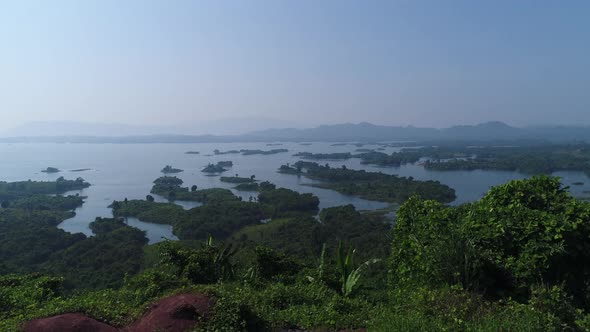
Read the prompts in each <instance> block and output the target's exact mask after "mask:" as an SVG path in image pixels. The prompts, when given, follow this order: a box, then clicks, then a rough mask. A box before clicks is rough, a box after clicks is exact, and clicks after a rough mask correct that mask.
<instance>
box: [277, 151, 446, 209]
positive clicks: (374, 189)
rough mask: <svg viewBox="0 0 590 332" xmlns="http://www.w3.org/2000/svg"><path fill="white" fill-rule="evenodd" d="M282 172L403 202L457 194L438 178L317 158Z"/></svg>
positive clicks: (320, 185)
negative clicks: (359, 167) (418, 177)
mask: <svg viewBox="0 0 590 332" xmlns="http://www.w3.org/2000/svg"><path fill="white" fill-rule="evenodd" d="M279 172H281V173H286V174H298V175H304V176H306V177H308V178H311V179H315V180H319V181H321V183H316V184H311V186H314V187H318V188H325V189H331V190H334V191H337V192H339V193H342V194H346V195H353V196H358V197H360V198H363V199H368V200H374V201H381V202H389V203H403V202H404V201H406V200H407V199H408V198H410V197H412V196H414V195H417V196H420V197H422V198H423V199H432V200H436V201H439V202H442V203H449V202H452V201H454V200H455V198H456V196H455V190H454V189H452V188H450V187H449V186H447V185H444V184H442V183H440V182H439V181H418V180H414V179H413V178H412V177H408V178H406V177H399V176H396V175H389V174H384V173H381V172H367V171H364V170H353V169H348V168H346V167H345V166H342V167H339V168H333V167H330V165H328V164H326V165H324V166H322V165H319V164H318V163H315V162H309V161H298V162H297V163H295V165H294V166H289V165H282V166H281V167H280V168H279Z"/></svg>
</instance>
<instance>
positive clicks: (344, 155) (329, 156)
mask: <svg viewBox="0 0 590 332" xmlns="http://www.w3.org/2000/svg"><path fill="white" fill-rule="evenodd" d="M293 156H294V157H301V158H303V159H315V160H322V159H323V160H345V159H350V158H352V154H351V153H350V152H336V153H311V152H299V153H296V154H294V155H293Z"/></svg>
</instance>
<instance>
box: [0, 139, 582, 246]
mask: <svg viewBox="0 0 590 332" xmlns="http://www.w3.org/2000/svg"><path fill="white" fill-rule="evenodd" d="M377 147H378V146H376V145H370V144H366V145H365V146H363V148H377ZM277 148H284V149H288V150H289V152H286V153H279V154H274V155H248V156H243V155H241V154H227V155H213V150H215V149H218V150H220V151H228V150H240V149H260V150H270V149H277ZM357 148H358V147H356V146H354V145H339V146H333V145H332V143H313V144H312V145H309V146H303V145H300V144H298V143H284V144H282V145H280V146H276V145H273V146H267V145H266V143H200V144H51V143H47V144H27V143H21V144H4V143H2V144H0V156H2V162H1V163H0V181H7V182H11V181H22V180H28V179H31V180H38V181H50V180H55V179H57V178H58V177H60V176H63V177H65V178H67V179H74V178H76V177H82V178H84V179H85V180H86V181H88V182H90V183H91V184H92V186H91V187H89V188H87V189H84V190H81V191H76V192H71V193H72V194H73V193H79V194H80V195H82V196H87V198H86V199H85V203H84V205H83V206H82V207H80V208H78V209H76V211H75V212H76V216H75V217H74V218H71V219H68V220H66V221H64V222H63V223H62V224H60V225H59V227H60V228H62V229H64V230H65V231H68V232H73V233H74V232H81V233H84V234H86V235H92V232H91V231H90V229H89V228H88V224H89V223H90V222H92V221H94V219H95V218H96V217H112V213H111V209H109V208H108V205H109V204H110V203H111V202H112V201H113V200H123V199H125V198H128V199H145V197H146V195H148V194H149V192H150V189H151V187H152V182H153V181H154V180H155V179H156V178H158V177H160V176H162V175H163V174H162V173H160V170H161V169H162V168H163V167H164V166H165V165H171V166H173V167H176V168H181V169H183V170H184V172H182V173H178V174H174V175H175V176H177V177H179V178H181V179H182V180H183V181H184V185H183V186H189V187H190V186H192V185H197V186H198V188H200V189H204V188H212V187H220V188H228V189H231V188H232V187H233V186H234V184H230V183H223V182H221V181H220V180H219V176H207V175H206V174H205V173H202V172H201V171H200V170H201V169H202V168H203V167H205V166H206V165H207V164H208V163H216V162H218V161H222V160H231V161H232V162H233V167H231V168H230V169H229V170H228V171H227V172H225V173H224V174H223V175H225V176H233V175H235V174H238V175H239V176H244V177H246V176H251V175H255V176H256V179H257V180H261V181H265V180H267V181H270V182H272V183H274V184H276V185H277V187H285V188H289V189H292V190H296V191H298V192H302V193H313V194H314V195H316V196H318V197H319V199H320V208H327V207H332V206H339V205H345V204H353V205H354V206H355V207H356V208H357V209H358V210H374V209H380V208H384V207H387V206H389V204H388V203H383V202H375V201H368V200H364V199H360V198H356V197H352V196H347V195H342V194H339V193H337V192H334V191H331V190H327V189H321V188H314V187H310V186H309V185H310V184H313V183H314V181H313V180H310V179H307V178H305V177H298V176H295V175H288V174H280V173H277V169H278V168H279V166H281V165H282V164H286V163H291V164H293V163H295V162H297V161H298V160H301V159H300V158H298V157H293V154H294V153H297V152H313V153H333V152H354V150H356V149H357ZM399 150H400V148H392V147H388V148H386V149H385V150H384V151H383V152H385V153H391V152H394V151H399ZM187 151H199V152H200V154H185V152H187ZM319 163H322V164H325V163H329V164H330V165H332V166H335V167H340V166H342V165H346V166H347V167H348V168H352V169H365V170H367V171H374V172H377V171H380V172H383V173H388V174H398V175H400V176H413V177H414V178H415V179H418V180H438V181H440V182H442V183H444V184H446V185H448V186H450V187H452V188H454V189H455V191H456V195H457V200H456V201H455V202H453V203H452V204H461V203H464V202H468V201H473V200H477V199H479V198H480V197H481V196H482V195H483V194H484V193H485V192H487V191H488V189H489V188H490V187H491V186H494V185H498V184H502V183H505V182H507V181H510V180H513V179H520V178H525V177H527V175H525V174H522V173H518V172H504V171H479V170H476V171H449V172H437V171H428V170H425V169H424V168H423V167H421V166H419V165H404V166H401V167H377V166H372V165H361V163H360V159H349V160H346V161H319ZM49 166H50V167H56V168H59V169H61V170H62V172H60V173H54V174H47V173H43V172H41V170H42V169H45V168H47V167H49ZM75 169H90V170H87V171H83V172H72V171H71V170H75ZM555 175H558V176H560V177H562V182H563V183H564V184H565V185H568V186H570V189H571V191H572V193H573V194H574V195H576V196H588V195H587V194H585V193H584V191H587V190H590V179H589V178H588V177H587V176H586V175H585V174H583V173H581V172H558V173H556V174H555ZM575 182H584V185H581V186H580V185H573V183H575ZM233 192H234V193H235V194H237V195H239V196H241V197H242V198H243V199H244V200H248V199H249V197H250V196H255V195H256V193H253V192H239V191H235V190H233ZM154 196H155V198H156V200H157V201H166V200H165V199H163V198H162V197H158V196H157V195H154ZM175 203H177V204H179V205H182V206H183V207H184V208H185V209H190V208H193V207H195V206H198V205H199V203H195V202H175ZM128 223H129V224H130V225H132V226H134V227H137V228H140V229H142V230H145V231H146V233H147V236H148V238H149V240H150V243H154V242H157V241H160V240H161V238H162V237H165V238H169V239H175V238H176V237H175V236H174V235H173V234H172V227H171V226H169V225H157V224H152V223H146V222H143V221H141V220H138V219H135V218H129V220H128Z"/></svg>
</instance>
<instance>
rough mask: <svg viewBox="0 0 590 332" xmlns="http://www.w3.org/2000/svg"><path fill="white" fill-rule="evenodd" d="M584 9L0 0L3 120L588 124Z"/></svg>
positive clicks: (541, 4) (556, 5)
mask: <svg viewBox="0 0 590 332" xmlns="http://www.w3.org/2000/svg"><path fill="white" fill-rule="evenodd" d="M588 17H590V1H577V0H568V1H544V0H536V1H525V0H516V1H515V0H494V1H487V0H481V1H461V0H448V1H440V0H432V1H426V0H409V1H396V0H384V1H379V0H370V1H360V0H359V1H348V0H334V1H332V0H321V1H318V0H292V1H283V0H266V1H255V0H248V1H242V0H240V1H237V0H236V1H220V0H214V1H196V0H194V1H181V0H161V1H156V0H153V1H149V0H126V1H119V0H85V1H78V0H71V1H66V0H54V1H45V0H39V1H30V0H15V1H11V0H0V131H1V130H4V129H8V128H12V127H15V126H19V125H21V124H23V123H27V122H32V121H75V122H92V123H120V124H132V125H142V126H143V125H145V126H181V125H182V126H185V127H186V126H194V128H202V127H203V124H204V123H210V122H215V123H220V122H221V123H223V122H224V121H227V122H231V121H234V122H241V121H254V122H256V121H260V123H264V124H266V123H268V124H269V125H271V124H277V125H278V124H280V125H283V124H284V125H285V126H287V125H289V124H292V125H293V126H304V127H309V126H316V125H319V124H331V123H344V122H362V121H367V122H372V123H375V124H384V125H416V126H428V127H446V126H450V125H455V124H474V123H479V122H485V121H491V120H500V121H504V122H507V123H509V124H512V125H517V126H525V125H546V124H566V125H567V124H576V125H579V124H590V19H588ZM244 123H246V122H244ZM199 126H200V127H199ZM199 130H201V129H199Z"/></svg>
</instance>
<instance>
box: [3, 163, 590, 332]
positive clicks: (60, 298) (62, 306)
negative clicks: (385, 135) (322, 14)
mask: <svg viewBox="0 0 590 332" xmlns="http://www.w3.org/2000/svg"><path fill="white" fill-rule="evenodd" d="M312 164H314V163H312ZM316 165H317V164H316ZM299 166H301V167H302V168H303V169H306V172H305V173H307V172H309V169H307V168H306V167H307V166H308V164H303V165H302V164H300V165H299ZM289 167H290V166H289ZM320 167H321V169H320V170H319V171H318V172H325V173H326V174H330V176H333V177H338V176H341V175H342V176H344V175H343V174H346V173H332V172H331V170H332V169H331V168H329V167H325V166H320ZM338 171H341V169H338ZM344 171H348V170H344ZM355 172H356V171H355ZM322 174H323V173H322ZM369 174H370V175H365V174H360V173H359V174H357V173H350V174H348V175H353V176H356V178H361V179H363V180H366V179H367V178H371V177H373V176H375V175H374V174H379V173H369ZM326 176H327V175H326ZM356 178H353V179H356ZM379 180H380V181H387V180H386V179H382V178H379ZM337 181H341V180H337ZM161 184H163V185H164V184H166V185H176V186H179V187H180V185H181V184H182V183H181V182H180V183H179V181H178V180H174V178H169V179H165V180H163V181H162V183H161ZM246 184H247V183H246ZM33 195H34V194H33ZM21 197H22V196H21ZM25 198H26V196H25ZM315 200H317V198H316V199H314V197H313V196H312V197H309V196H307V195H305V194H303V195H302V194H296V193H293V192H290V191H289V190H287V189H284V188H279V189H276V188H267V189H264V190H261V192H260V198H259V200H258V202H241V201H239V200H214V201H211V202H208V203H206V204H205V205H203V206H200V207H197V208H194V209H191V210H188V211H186V210H184V209H182V207H180V206H176V205H174V204H171V203H155V202H149V201H139V200H129V201H126V202H117V204H113V210H114V213H115V215H118V216H119V215H121V216H123V215H134V216H137V217H138V218H140V219H141V220H146V221H152V222H161V223H164V222H168V223H170V224H172V225H173V226H174V232H175V233H176V234H177V235H179V237H180V238H181V241H174V242H172V241H165V242H162V243H159V244H155V245H151V246H147V245H146V242H147V240H146V239H145V237H144V236H143V234H142V232H140V231H137V230H134V229H132V228H130V227H128V226H127V225H125V224H124V222H122V221H121V220H120V219H98V220H97V221H95V222H94V223H93V224H92V226H91V227H92V229H93V231H94V232H95V234H96V236H94V237H92V238H86V237H85V236H84V235H82V234H73V235H72V234H68V233H65V232H63V231H61V230H58V229H57V228H56V227H55V225H57V223H59V222H60V220H63V219H64V218H67V217H68V216H71V214H72V213H71V212H68V211H61V210H57V209H55V210H26V209H21V208H19V209H15V208H8V209H1V210H0V255H1V257H0V258H1V259H2V260H1V261H0V262H2V263H0V269H1V271H2V274H3V275H2V276H0V330H2V331H17V330H18V328H19V326H20V325H21V324H22V323H23V322H25V321H28V320H30V319H34V318H37V317H46V316H50V315H55V314H60V313H64V312H80V313H83V314H86V315H88V316H90V317H93V318H96V319H98V320H100V321H103V322H107V323H109V324H112V325H114V326H117V327H123V326H126V325H127V324H129V323H130V322H131V321H133V320H134V319H135V318H137V317H139V316H141V315H142V314H143V312H144V310H145V308H147V307H148V306H149V304H150V303H153V302H154V301H155V300H157V299H158V298H161V297H164V296H166V295H169V294H175V293H185V292H201V293H206V294H208V295H209V296H211V297H213V298H214V303H215V306H214V308H213V311H212V313H211V316H210V317H209V318H208V319H207V320H206V322H204V324H203V325H202V326H200V329H201V330H204V331H277V330H286V329H304V330H311V331H340V330H354V329H361V328H367V329H368V330H370V331H372V330H376V331H556V332H557V331H586V330H588V329H589V328H590V315H589V313H590V292H589V289H590V267H587V265H588V264H586V262H588V261H589V259H590V249H589V248H590V203H587V202H582V201H579V200H576V199H574V198H572V197H571V196H570V195H569V193H568V192H567V191H566V190H565V189H564V188H563V187H562V186H561V184H560V181H559V179H557V178H550V177H546V176H538V177H534V178H532V179H529V180H517V181H512V182H509V183H507V184H505V185H502V186H498V187H495V188H492V189H491V190H490V191H489V192H488V194H487V195H485V197H483V198H482V199H481V200H479V201H477V202H473V203H468V204H464V205H461V206H456V207H450V206H446V205H444V204H442V203H440V202H437V201H435V200H423V199H421V198H419V197H417V196H413V197H411V198H410V199H408V200H407V201H406V202H405V203H404V204H403V205H402V206H401V207H400V209H399V210H398V212H397V216H398V217H397V220H396V221H395V223H394V226H393V230H391V225H390V224H388V223H386V222H385V221H384V219H383V217H382V216H381V215H380V214H378V213H360V212H358V211H356V210H355V208H354V207H353V206H351V205H349V206H341V207H334V208H330V209H324V210H322V211H321V213H320V215H319V217H320V222H318V221H317V220H316V219H314V218H313V213H314V212H312V211H313V205H314V204H313V203H314V201H315ZM316 207H317V206H316ZM269 214H276V216H275V217H274V218H271V220H267V222H266V223H261V222H260V220H262V219H263V218H268V217H271V215H269ZM210 235H213V237H214V238H215V239H217V240H218V241H223V242H215V241H213V238H212V237H211V236H210ZM195 240H197V241H195ZM355 261H356V262H355ZM363 262H364V263H363ZM359 263H360V264H359ZM76 271H79V274H78V275H77V274H76ZM31 272H42V273H41V274H39V273H33V274H31ZM14 273H20V274H19V275H16V274H14Z"/></svg>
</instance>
